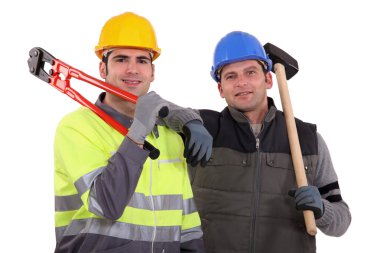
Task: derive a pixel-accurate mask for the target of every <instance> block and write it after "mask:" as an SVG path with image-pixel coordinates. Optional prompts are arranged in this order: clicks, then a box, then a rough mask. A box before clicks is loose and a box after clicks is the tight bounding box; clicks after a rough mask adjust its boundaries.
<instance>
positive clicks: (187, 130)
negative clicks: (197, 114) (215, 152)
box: [182, 120, 212, 167]
mask: <svg viewBox="0 0 380 253" xmlns="http://www.w3.org/2000/svg"><path fill="white" fill-rule="evenodd" d="M182 131H183V133H184V135H185V152H184V157H185V158H186V162H187V163H189V164H190V165H191V166H193V167H194V166H196V165H197V164H198V163H199V162H200V164H201V166H202V167H205V166H206V164H207V162H208V161H209V160H210V157H211V151H212V136H211V135H210V134H209V132H208V131H207V129H206V128H205V127H204V126H203V124H202V123H201V122H200V121H198V120H192V121H190V122H188V123H186V124H185V125H184V126H183V129H182Z"/></svg>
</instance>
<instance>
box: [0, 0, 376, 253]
mask: <svg viewBox="0 0 380 253" xmlns="http://www.w3.org/2000/svg"><path fill="white" fill-rule="evenodd" d="M375 3H376V1H375V0H373V1H369V0H361V1H351V0H344V1H343V0H342V1H332V0H319V1H302V0H299V1H296V0H288V1H281V0H279V1H274V0H266V1H256V0H249V1H248V0H247V1H242V0H233V1H231V0H229V1H221V0H219V1H207V0H202V1H197V0H192V1H165V0H161V1H154V0H152V1H148V0H136V1H132V0H130V1H127V0H114V1H110V0H108V1H101V0H78V1H73V0H66V1H52V0H50V1H48V0H33V1H27V0H23V1H21V0H14V1H8V2H7V3H6V6H5V5H3V6H2V7H1V10H0V14H1V15H0V28H1V30H0V31H1V39H0V49H1V61H0V71H1V72H0V73H1V88H2V94H1V99H0V103H1V104H0V110H1V117H2V118H1V124H0V127H1V131H0V140H1V144H2V145H1V146H2V148H1V163H2V165H1V172H0V173H1V174H0V179H1V180H0V194H1V195H0V196H1V198H0V201H1V202H0V203H1V204H0V205H1V206H0V218H1V225H0V226H1V230H2V233H1V234H2V235H1V237H0V238H1V239H0V241H1V243H0V252H38V253H44V252H53V250H54V246H55V235H54V192H53V139H54V131H55V127H56V125H57V123H58V121H59V120H60V119H61V118H62V116H63V115H65V114H66V113H68V112H70V111H72V110H74V109H75V108H77V107H78V104H77V103H76V102H74V101H73V100H71V99H70V98H69V97H67V96H65V95H63V94H61V93H60V92H59V91H57V90H55V89H54V88H52V87H50V86H49V85H48V84H47V83H45V82H42V81H41V80H39V79H37V78H36V77H34V76H32V75H31V74H29V72H28V66H27V59H28V58H29V56H28V52H29V50H30V49H31V48H32V47H35V46H39V47H42V48H44V49H46V50H47V51H48V52H50V53H51V54H53V55H54V56H55V57H57V58H58V59H61V60H62V61H64V62H66V63H67V64H69V65H71V66H73V67H75V68H77V69H80V70H82V71H83V72H85V73H87V74H89V75H92V76H94V77H97V78H99V75H98V59H97V58H96V57H95V54H94V52H93V49H94V46H95V45H96V43H97V41H98V37H99V34H100V30H101V27H102V26H103V24H104V23H105V22H106V20H108V18H110V17H111V16H114V15H117V14H121V13H122V12H125V11H133V12H136V13H137V14H140V15H142V16H145V17H147V18H148V19H149V20H150V21H151V22H152V24H153V25H154V27H155V30H156V34H157V37H158V43H159V46H160V47H161V48H162V55H161V56H160V57H159V58H158V59H157V61H155V64H156V80H155V82H154V83H153V84H152V86H151V88H152V89H153V90H155V91H157V92H158V93H159V94H160V95H161V96H162V97H164V98H166V99H168V100H172V101H173V102H175V103H177V104H180V105H182V106H187V107H193V108H210V109H215V110H221V109H223V108H224V106H225V102H224V100H222V99H221V98H220V97H219V93H218V91H217V87H216V84H215V83H214V81H213V80H212V79H211V77H210V75H209V70H210V67H211V61H212V54H213V50H214V47H215V45H216V43H217V42H218V40H219V39H220V38H221V37H222V36H224V35H225V34H227V33H228V32H231V31H233V30H243V31H246V32H249V33H252V34H254V35H255V36H257V37H258V38H259V40H260V41H261V42H262V43H263V44H265V43H266V42H271V43H273V44H275V45H277V46H279V47H280V48H282V49H284V50H285V51H287V52H288V53H290V54H291V55H292V56H293V57H294V58H296V59H297V60H298V63H299V68H300V70H299V72H298V74H297V75H296V76H295V77H293V78H292V79H291V80H289V82H288V84H289V89H290V94H291V98H292V103H293V110H294V114H295V116H297V117H299V118H301V119H302V120H304V121H308V122H313V123H317V124H318V130H319V132H320V133H321V134H322V135H323V136H324V138H325V140H326V142H327V144H328V146H329V148H330V152H331V155H332V157H333V161H334V165H335V169H336V172H337V173H338V176H339V183H340V186H341V190H342V195H343V198H344V199H345V200H346V202H347V203H348V204H349V205H350V208H351V212H352V216H353V220H352V224H351V227H350V228H349V230H348V231H347V233H346V234H345V235H344V236H342V237H340V238H333V237H327V236H324V235H323V234H322V232H320V231H319V233H318V236H317V248H318V252H375V251H377V250H378V246H376V245H378V242H377V241H378V238H379V236H378V229H377V228H378V227H377V226H379V225H380V222H379V218H377V213H378V212H379V204H378V201H379V193H380V192H379V190H378V189H379V188H378V184H379V180H378V178H377V176H378V175H379V173H378V170H379V169H380V168H379V164H378V163H377V158H379V154H378V151H379V147H378V145H379V140H380V138H379V130H378V128H379V127H378V126H377V124H378V112H377V113H376V112H375V110H377V109H379V99H378V96H379V79H378V74H379V70H378V68H379V63H378V61H379V59H380V50H379V45H380V40H379V36H378V30H379V28H378V26H379V24H380V15H379V11H378V10H379V8H378V7H376V5H375ZM376 31H377V32H376ZM274 79H275V78H274ZM72 86H73V87H76V88H77V89H78V90H79V91H81V92H82V94H83V95H85V96H86V97H87V98H89V99H90V100H91V101H95V99H96V97H97V94H98V92H99V90H97V89H94V88H92V87H91V86H90V85H89V84H86V83H84V82H78V81H75V80H73V81H72ZM277 94H278V89H277V84H276V83H275V84H274V86H273V88H272V89H271V90H270V91H269V95H270V96H272V97H274V99H275V101H276V104H277V106H278V107H279V108H281V103H280V100H279V96H278V95H277ZM284 250H285V249H284ZM285 251H286V250H285Z"/></svg>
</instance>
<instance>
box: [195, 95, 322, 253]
mask: <svg viewBox="0 0 380 253" xmlns="http://www.w3.org/2000/svg"><path fill="white" fill-rule="evenodd" d="M269 105H270V110H269V112H268V114H267V115H266V117H265V120H264V122H263V124H264V126H263V129H262V131H261V132H260V135H259V136H258V138H255V136H254V135H253V133H252V131H251V129H250V124H249V122H248V121H247V120H246V119H245V117H244V116H243V115H242V114H241V113H239V112H237V111H236V110H233V109H230V108H225V109H224V110H223V111H222V112H221V113H219V112H215V111H210V110H200V113H201V116H202V118H203V120H204V123H205V126H206V128H207V129H208V131H209V132H210V134H211V135H212V136H213V137H214V142H213V152H212V157H211V160H210V162H209V163H208V165H207V166H206V167H205V168H202V167H195V168H193V167H191V166H189V169H190V176H191V180H192V186H193V192H194V199H195V201H196V205H197V208H198V210H199V214H200V216H201V219H202V228H203V231H204V242H205V246H206V252H207V253H213V252H217V253H223V252H250V253H251V252H255V253H280V252H281V253H283V252H291V253H298V252H315V251H316V246H315V237H313V236H310V235H308V234H307V232H306V228H305V225H304V219H303V215H302V212H300V211H297V210H296V208H295V202H294V199H293V198H292V197H289V196H288V191H289V190H291V189H295V188H297V187H296V182H295V175H294V171H293V164H292V160H291V155H290V148H289V142H288V137H287V131H286V125H285V120H284V115H283V113H282V112H280V111H277V109H276V108H275V107H274V105H273V101H272V99H270V98H269ZM296 125H297V131H298V135H299V139H300V145H301V150H302V156H303V160H304V165H305V170H306V173H307V178H308V181H309V184H312V183H313V178H314V174H315V169H316V166H317V158H318V157H317V155H318V143H317V136H316V126H315V125H312V124H308V123H304V122H302V121H300V120H296Z"/></svg>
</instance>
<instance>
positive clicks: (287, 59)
mask: <svg viewBox="0 0 380 253" xmlns="http://www.w3.org/2000/svg"><path fill="white" fill-rule="evenodd" d="M264 49H265V52H266V53H267V54H268V56H269V58H270V59H271V60H272V62H273V65H272V69H271V71H272V72H274V70H273V66H274V65H275V64H276V63H280V64H282V65H283V66H284V67H285V72H286V79H287V80H289V79H290V78H292V77H293V76H294V75H295V74H297V72H298V62H297V60H296V59H294V58H293V57H291V56H290V55H289V54H288V53H286V52H285V51H283V50H282V49H280V48H278V47H276V46H275V45H272V44H270V43H267V44H265V45H264Z"/></svg>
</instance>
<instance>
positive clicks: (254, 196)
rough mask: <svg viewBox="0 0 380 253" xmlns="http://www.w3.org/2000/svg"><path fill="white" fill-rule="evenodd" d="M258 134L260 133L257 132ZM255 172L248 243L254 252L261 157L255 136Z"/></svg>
mask: <svg viewBox="0 0 380 253" xmlns="http://www.w3.org/2000/svg"><path fill="white" fill-rule="evenodd" d="M259 136H260V134H259ZM256 160H257V162H256V173H255V176H256V177H255V180H254V182H253V183H254V185H253V187H254V192H253V203H254V206H253V215H252V227H251V238H250V244H251V250H250V251H251V252H253V253H254V252H255V242H254V241H255V239H254V238H255V230H256V215H257V210H258V207H259V200H260V188H261V184H260V175H261V159H260V138H259V137H256Z"/></svg>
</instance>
